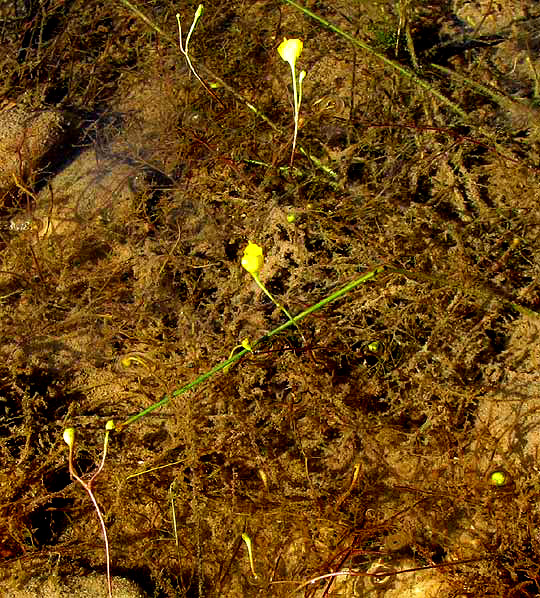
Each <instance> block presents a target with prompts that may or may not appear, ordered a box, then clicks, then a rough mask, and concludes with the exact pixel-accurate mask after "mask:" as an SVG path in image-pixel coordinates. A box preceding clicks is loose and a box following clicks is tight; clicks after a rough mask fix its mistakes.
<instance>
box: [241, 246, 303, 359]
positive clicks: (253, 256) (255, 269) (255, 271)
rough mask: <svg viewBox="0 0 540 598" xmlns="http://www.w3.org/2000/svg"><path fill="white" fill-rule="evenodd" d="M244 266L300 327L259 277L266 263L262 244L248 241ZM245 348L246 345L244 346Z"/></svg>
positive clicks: (260, 286)
mask: <svg viewBox="0 0 540 598" xmlns="http://www.w3.org/2000/svg"><path fill="white" fill-rule="evenodd" d="M241 264H242V267H243V268H244V270H247V271H248V272H249V273H250V274H251V276H253V280H254V281H255V282H256V283H257V285H258V286H259V288H260V289H261V291H262V292H263V293H264V294H265V295H266V296H267V297H268V298H269V299H270V300H271V301H272V303H274V305H276V306H277V307H278V308H279V309H280V310H281V311H282V312H283V313H284V314H285V315H286V316H287V318H289V320H290V321H291V322H292V323H293V324H294V326H296V328H298V325H297V324H296V322H295V321H294V319H293V317H292V316H291V314H290V313H289V312H288V311H287V310H286V309H285V308H284V307H283V305H281V303H279V302H278V301H277V300H276V299H275V298H274V296H273V295H272V294H271V293H270V291H269V290H268V289H267V288H266V287H265V286H264V284H263V283H262V282H261V279H260V278H259V272H260V270H261V268H262V267H263V264H264V255H263V250H262V247H261V246H260V245H257V244H256V243H252V242H251V241H250V242H249V243H248V245H247V247H246V248H245V249H244V257H243V258H242V262H241ZM244 348H245V347H244Z"/></svg>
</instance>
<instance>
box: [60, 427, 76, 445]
mask: <svg viewBox="0 0 540 598" xmlns="http://www.w3.org/2000/svg"><path fill="white" fill-rule="evenodd" d="M62 436H63V438H64V442H65V443H66V444H67V445H68V446H69V447H70V448H71V447H72V446H73V443H74V442H75V429H74V428H66V429H65V430H64V433H63V435H62Z"/></svg>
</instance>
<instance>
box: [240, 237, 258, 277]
mask: <svg viewBox="0 0 540 598" xmlns="http://www.w3.org/2000/svg"><path fill="white" fill-rule="evenodd" d="M241 263H242V267H243V268H244V269H246V270H247V271H248V272H249V273H250V274H258V273H259V270H260V269H261V268H262V266H263V263H264V257H263V250H262V247H260V246H259V245H257V244H256V243H252V242H251V241H250V242H249V243H248V245H247V247H246V248H245V249H244V257H243V258H242V262H241Z"/></svg>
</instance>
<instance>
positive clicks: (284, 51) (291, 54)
mask: <svg viewBox="0 0 540 598" xmlns="http://www.w3.org/2000/svg"><path fill="white" fill-rule="evenodd" d="M303 47H304V42H303V41H302V40H301V39H287V38H284V39H283V41H282V42H281V43H280V44H279V46H278V49H277V51H278V53H279V55H280V56H281V58H283V60H284V61H285V62H288V63H289V64H290V65H291V66H292V67H293V68H294V65H295V64H296V60H297V58H298V57H299V56H300V54H301V53H302V49H303Z"/></svg>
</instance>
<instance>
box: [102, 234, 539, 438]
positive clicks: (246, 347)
mask: <svg viewBox="0 0 540 598" xmlns="http://www.w3.org/2000/svg"><path fill="white" fill-rule="evenodd" d="M241 263H242V267H243V268H244V269H246V270H247V271H248V272H249V273H250V274H251V275H252V276H253V277H254V279H255V281H257V280H259V282H258V283H257V284H259V283H260V279H259V276H258V275H259V271H260V269H261V268H262V265H263V263H264V255H263V251H262V248H261V247H260V246H258V245H257V244H256V243H251V242H250V243H248V246H247V247H246V250H245V251H244V256H243V258H242V261H241ZM382 273H387V274H396V275H399V276H404V277H405V278H407V279H409V280H411V281H416V282H418V281H423V282H430V283H432V284H435V285H439V286H445V287H450V288H455V289H459V290H460V291H462V292H467V293H469V294H472V295H474V296H477V297H480V298H482V299H486V298H489V299H495V300H499V301H502V302H503V303H504V304H506V305H508V306H509V307H510V308H512V309H514V310H516V311H517V312H518V313H521V314H524V315H527V316H530V317H534V318H536V319H540V313H538V312H536V311H533V310H531V309H529V308H526V307H524V306H522V305H519V304H517V303H515V302H514V301H509V300H508V299H506V298H505V297H503V296H501V295H499V294H498V293H495V292H493V291H491V290H490V289H484V288H470V287H467V288H465V287H464V286H463V285H462V284H460V283H459V282H454V281H452V280H449V279H447V278H445V277H441V276H436V275H433V274H424V273H422V272H415V271H410V270H405V269H403V268H397V267H395V266H391V265H389V264H380V265H378V266H375V267H373V268H371V269H369V270H367V271H366V272H364V274H362V275H361V276H359V277H358V278H355V279H354V280H352V281H351V282H349V283H347V284H346V285H345V286H343V287H342V288H340V289H338V290H337V291H334V292H333V293H331V294H330V295H328V296H327V297H325V298H324V299H322V300H321V301H318V302H317V303H314V304H313V305H311V306H310V307H308V308H307V309H305V310H304V311H302V312H300V313H299V314H297V315H296V316H292V315H291V314H290V313H289V312H288V311H286V310H285V308H283V307H282V306H281V305H280V304H279V303H277V302H276V300H275V299H274V298H273V297H272V296H271V295H270V294H269V293H268V292H267V291H266V290H265V289H264V288H263V287H261V288H262V290H263V291H264V292H265V293H266V294H268V295H269V297H270V298H271V299H272V301H273V302H274V303H275V304H276V305H277V306H278V307H279V308H280V309H283V310H284V313H285V314H286V315H287V317H288V320H287V322H285V323H283V324H281V325H280V326H278V327H277V328H274V329H273V330H271V331H270V332H268V333H266V334H264V335H263V336H261V337H259V338H258V339H257V340H255V341H249V340H248V339H245V340H244V341H243V342H242V344H241V345H239V346H238V347H235V349H237V348H240V347H241V350H240V351H238V352H235V351H234V350H233V354H231V355H230V356H229V358H228V359H226V360H225V361H222V362H221V363H219V364H218V365H216V366H215V367H213V368H212V369H210V370H208V371H207V372H205V373H204V374H201V375H200V376H198V377H197V378H196V379H195V380H192V381H191V382H189V383H188V384H186V385H185V386H182V387H181V388H177V389H176V390H174V391H173V392H172V393H170V394H168V395H165V396H164V397H162V398H161V399H160V400H159V401H156V402H155V403H153V404H152V405H150V406H149V407H147V408H146V409H143V410H142V411H140V412H139V413H136V414H135V415H132V416H130V417H129V418H128V419H127V420H126V421H124V422H121V423H118V424H115V425H114V429H115V431H117V432H120V431H122V430H123V429H124V428H125V427H127V426H129V425H131V424H132V423H134V422H136V421H137V420H139V419H141V418H142V417H145V416H146V415H148V414H149V413H152V412H153V411H155V410H156V409H160V408H161V407H164V406H165V405H167V403H169V402H170V401H171V399H173V398H176V397H179V396H180V395H183V394H184V393H186V392H188V391H190V390H193V389H194V388H195V387H197V386H199V385H201V384H203V383H204V382H206V381H207V380H208V379H210V378H211V377H212V376H214V375H215V374H217V373H218V372H221V371H224V372H226V371H227V370H228V369H229V368H230V367H231V366H232V365H233V364H235V363H237V362H238V361H240V360H241V359H242V358H243V357H245V356H246V355H247V354H249V353H252V352H253V351H254V350H255V348H256V347H257V346H258V345H259V344H262V343H264V342H266V341H267V340H269V339H270V338H272V337H273V336H275V335H277V334H279V333H281V332H283V331H284V330H287V329H288V328H290V327H291V326H296V327H298V324H299V322H301V321H302V320H303V319H304V318H307V316H309V315H311V314H313V313H315V312H317V311H320V310H321V309H323V308H325V307H326V306H327V305H329V304H330V303H332V302H333V301H336V300H337V299H340V298H341V297H343V296H344V295H346V294H347V293H350V292H351V291H353V290H354V289H356V288H357V287H359V286H360V285H362V284H366V283H368V282H371V281H373V280H375V279H376V278H377V277H378V276H379V275H380V274H382ZM260 284H261V285H262V283H260ZM372 342H373V343H376V342H377V341H372ZM379 348H380V345H375V344H373V345H372V349H375V350H379Z"/></svg>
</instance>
